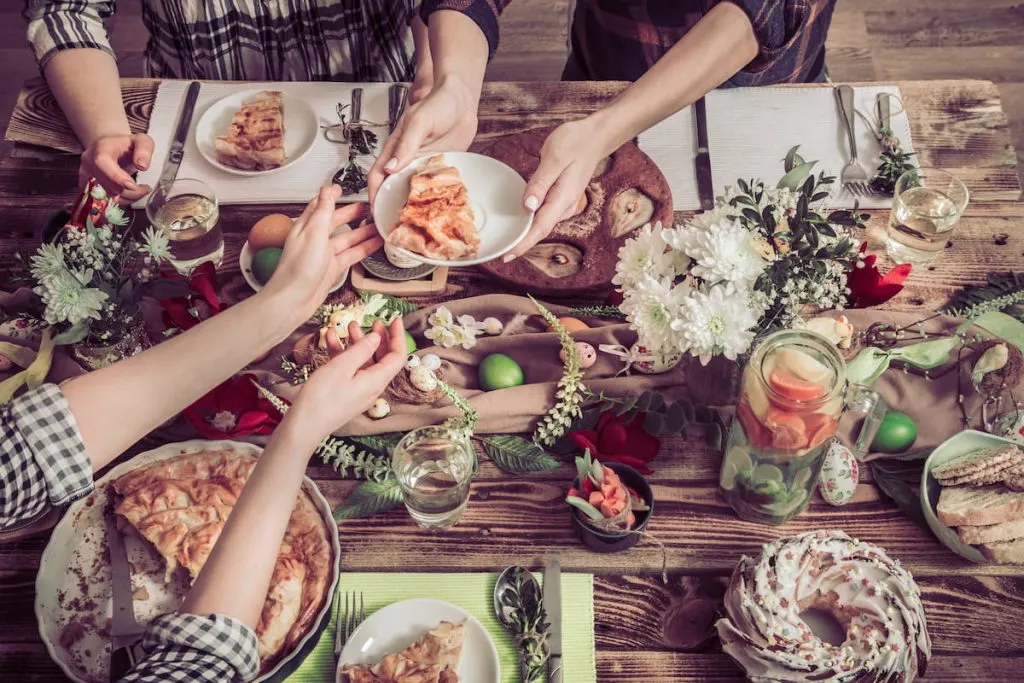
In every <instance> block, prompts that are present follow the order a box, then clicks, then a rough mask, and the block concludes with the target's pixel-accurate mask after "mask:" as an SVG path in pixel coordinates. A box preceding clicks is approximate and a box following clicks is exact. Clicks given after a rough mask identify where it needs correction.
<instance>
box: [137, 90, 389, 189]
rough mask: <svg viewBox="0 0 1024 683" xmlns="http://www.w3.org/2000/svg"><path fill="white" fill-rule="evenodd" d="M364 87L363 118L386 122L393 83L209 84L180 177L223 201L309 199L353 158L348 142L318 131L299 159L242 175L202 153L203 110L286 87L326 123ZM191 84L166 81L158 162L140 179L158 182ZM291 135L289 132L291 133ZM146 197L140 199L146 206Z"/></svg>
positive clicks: (156, 134)
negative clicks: (199, 128) (233, 97)
mask: <svg viewBox="0 0 1024 683" xmlns="http://www.w3.org/2000/svg"><path fill="white" fill-rule="evenodd" d="M356 87H360V88H362V89H363V99H362V114H361V115H362V118H363V119H365V120H368V121H375V122H382V123H386V122H387V120H388V88H389V87H390V84H386V83H385V84H381V83H371V84H360V83H334V82H317V83H203V84H202V88H201V89H200V91H199V98H198V100H197V101H196V108H195V113H194V114H193V116H192V126H191V130H190V131H189V138H188V140H187V141H186V143H185V156H184V158H183V159H182V162H181V167H180V168H179V169H178V178H195V179H197V180H201V181H203V182H204V183H206V184H207V185H209V186H210V187H211V188H212V189H213V192H214V194H215V195H216V196H217V200H218V202H220V203H221V204H274V203H300V202H301V203H305V202H308V201H309V200H310V199H312V198H313V196H314V195H315V194H316V192H317V190H318V189H319V188H320V187H321V186H322V185H324V184H326V183H329V182H330V181H331V178H333V177H334V174H335V173H337V172H338V170H339V169H340V168H341V167H342V166H344V165H345V164H346V163H348V146H347V145H345V144H343V143H336V142H330V141H329V140H327V139H326V138H324V136H323V134H322V133H321V134H320V135H318V136H317V139H316V142H315V143H314V144H313V147H312V148H311V149H310V150H309V152H307V153H306V154H305V156H303V157H302V159H301V160H300V161H298V162H297V163H295V164H293V165H291V166H289V167H287V168H284V169H281V170H278V171H273V172H269V173H267V174H265V175H260V176H241V175H235V174H232V173H228V172H227V171H223V170H221V169H219V168H217V167H216V166H214V165H213V164H211V163H210V162H208V161H207V160H206V159H204V158H203V156H202V155H201V154H200V153H199V149H198V147H197V146H196V140H195V129H196V124H197V123H198V121H199V119H200V118H201V117H202V115H203V113H204V112H205V111H206V110H207V108H209V106H210V105H211V104H213V103H214V102H216V101H217V100H219V99H221V98H223V97H227V96H229V95H231V94H233V93H236V92H243V91H246V90H254V89H255V90H261V89H266V90H280V91H283V92H286V93H289V94H291V95H293V96H295V97H298V98H301V99H303V100H305V101H306V102H308V103H309V105H310V106H311V107H312V108H313V111H315V112H316V113H317V116H318V118H319V119H320V124H321V125H324V126H327V125H331V124H335V123H340V121H339V120H338V114H337V112H336V108H337V105H338V103H339V102H341V103H343V104H348V103H349V102H350V101H351V97H352V89H353V88H356ZM187 89H188V82H181V81H167V82H164V83H161V84H160V88H159V90H158V91H157V95H156V102H155V103H154V105H153V113H152V115H151V116H150V119H149V131H148V132H149V135H150V136H151V137H152V138H153V141H154V143H155V147H156V149H155V151H154V153H153V161H152V163H151V164H150V166H149V169H148V170H146V171H143V172H141V173H139V176H138V182H139V183H140V184H146V185H151V186H153V185H155V184H156V182H157V180H158V179H159V177H160V173H161V171H162V170H163V165H164V161H165V160H166V159H167V152H168V148H169V147H170V143H171V136H172V135H173V134H174V128H175V126H176V124H177V117H178V110H179V109H180V108H181V102H182V100H183V99H184V97H185V91H186V90H187ZM373 130H374V132H375V133H377V136H378V138H379V143H378V146H377V148H378V149H380V146H381V145H383V144H384V140H386V139H387V127H386V126H383V127H379V128H374V129H373ZM286 134H287V133H286ZM343 199H344V200H345V201H365V200H366V192H365V191H364V192H362V193H361V194H360V195H353V196H349V197H344V198H343ZM145 205H146V200H145V199H142V200H140V201H138V202H136V203H135V204H134V207H135V208H144V207H145Z"/></svg>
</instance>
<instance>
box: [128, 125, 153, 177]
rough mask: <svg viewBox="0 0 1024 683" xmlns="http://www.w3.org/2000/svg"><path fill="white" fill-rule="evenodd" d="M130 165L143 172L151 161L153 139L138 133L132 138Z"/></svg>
mask: <svg viewBox="0 0 1024 683" xmlns="http://www.w3.org/2000/svg"><path fill="white" fill-rule="evenodd" d="M132 148H133V152H132V164H133V165H134V166H135V168H137V169H139V170H142V171H145V170H146V169H147V168H149V164H150V162H151V161H152V160H153V138H151V137H149V136H148V135H145V134H143V133H139V134H136V135H133V136H132Z"/></svg>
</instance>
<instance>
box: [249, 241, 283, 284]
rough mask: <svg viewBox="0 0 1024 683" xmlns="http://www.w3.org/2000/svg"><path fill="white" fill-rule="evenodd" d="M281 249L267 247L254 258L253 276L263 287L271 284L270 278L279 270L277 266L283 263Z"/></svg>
mask: <svg viewBox="0 0 1024 683" xmlns="http://www.w3.org/2000/svg"><path fill="white" fill-rule="evenodd" d="M281 254H282V251H281V249H279V248H277V247H267V248H266V249H260V250H259V251H257V252H256V255H255V256H253V258H252V274H253V276H254V277H255V278H256V281H257V282H259V283H260V284H261V285H265V284H267V283H268V282H270V276H272V275H273V274H274V271H275V270H277V264H278V263H280V262H281Z"/></svg>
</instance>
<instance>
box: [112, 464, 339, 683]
mask: <svg viewBox="0 0 1024 683" xmlns="http://www.w3.org/2000/svg"><path fill="white" fill-rule="evenodd" d="M255 467H256V458H255V457H254V456H252V455H249V454H245V453H237V452H235V451H232V450H227V449H225V450H210V451H201V452H198V453H189V454H185V455H179V456H175V457H173V458H168V459H166V460H160V461H158V462H156V463H153V464H152V465H150V466H148V467H142V468H139V469H136V470H133V471H131V472H129V473H127V474H124V475H122V476H121V477H118V478H117V479H115V480H114V482H113V488H114V492H115V493H116V496H115V501H114V504H115V508H114V512H115V514H116V515H117V524H118V527H119V528H121V529H122V530H123V531H125V532H127V533H134V534H136V535H137V536H140V537H141V538H142V539H143V540H145V541H148V542H149V543H150V544H151V545H152V546H153V547H154V548H155V549H156V551H157V552H158V553H159V554H160V555H161V557H163V559H164V561H165V562H166V566H167V577H166V578H167V579H168V581H169V580H170V576H171V574H173V573H174V572H175V571H177V570H178V569H179V568H184V569H185V571H186V572H187V573H188V578H189V581H190V582H191V581H193V580H195V578H196V576H198V575H199V571H200V570H201V569H202V568H203V565H204V564H205V563H206V560H207V558H208V557H209V556H210V552H211V551H212V550H213V546H214V544H215V543H216V542H217V539H218V538H219V537H220V534H221V531H223V529H224V523H225V522H226V521H227V519H228V517H229V516H230V514H231V510H232V509H233V508H234V506H235V503H236V502H237V500H238V496H240V495H241V493H242V489H243V487H244V486H245V482H246V481H247V480H248V478H249V475H250V474H251V473H252V470H253V469H254V468H255ZM327 534H328V529H327V525H326V524H325V522H324V520H323V517H322V516H321V515H320V513H319V512H318V511H317V509H316V506H315V505H314V503H313V501H312V499H311V498H310V497H309V495H308V494H306V493H305V492H303V493H302V494H301V495H300V496H299V498H298V500H297V502H296V504H295V509H294V510H292V515H291V518H290V519H289V521H288V529H287V530H286V531H285V537H284V541H283V542H282V543H281V550H280V552H279V553H278V557H277V564H276V565H275V566H274V574H273V578H272V580H271V585H270V591H269V593H268V594H267V599H266V602H264V604H263V612H262V614H261V615H260V622H259V624H258V625H257V627H256V635H257V637H258V638H259V642H260V660H261V664H262V667H263V670H264V671H266V670H269V669H270V668H271V667H272V666H273V665H274V664H275V663H276V662H277V660H278V659H280V658H281V657H282V656H283V655H285V654H287V653H288V652H289V651H290V650H291V649H292V648H293V647H294V646H295V645H296V644H297V643H298V642H299V640H301V639H302V637H303V636H305V635H306V632H307V631H309V629H310V628H311V627H312V625H313V622H314V621H315V619H316V615H317V613H318V612H319V611H320V609H321V607H322V606H323V605H324V601H325V600H326V599H327V593H328V588H329V586H330V572H331V567H332V556H331V544H330V540H329V538H328V535H327ZM239 571H244V569H243V568H239Z"/></svg>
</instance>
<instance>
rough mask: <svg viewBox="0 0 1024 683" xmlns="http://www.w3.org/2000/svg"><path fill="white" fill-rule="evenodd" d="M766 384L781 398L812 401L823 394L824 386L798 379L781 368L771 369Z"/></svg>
mask: <svg viewBox="0 0 1024 683" xmlns="http://www.w3.org/2000/svg"><path fill="white" fill-rule="evenodd" d="M768 384H769V386H771V388H772V389H773V390H774V391H775V393H777V394H778V395H779V396H781V397H782V398H786V399H789V400H790V401H813V400H815V399H818V398H821V397H822V396H824V395H825V387H823V386H822V385H820V384H815V383H814V382H808V381H807V380H803V379H800V378H799V377H797V376H796V375H791V374H790V373H788V372H785V371H782V370H773V371H772V373H771V374H770V375H769V376H768Z"/></svg>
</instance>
